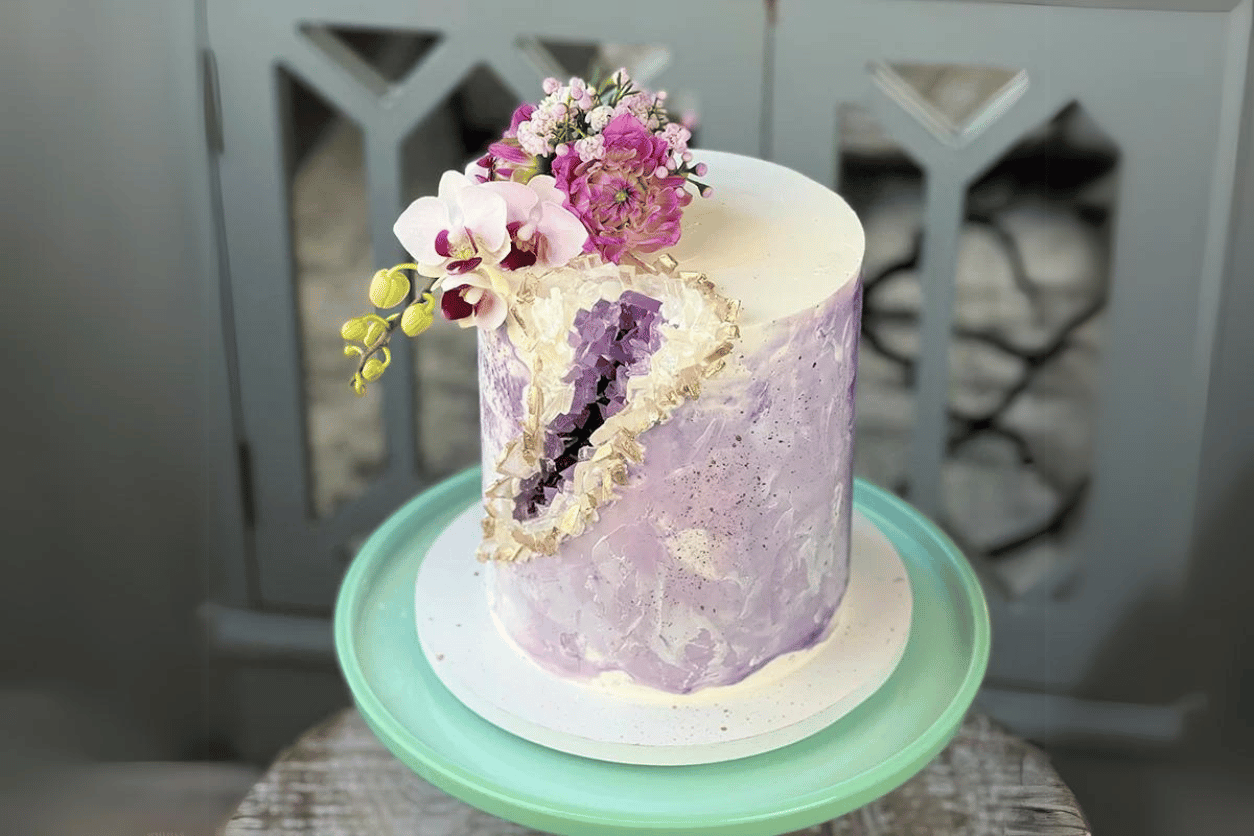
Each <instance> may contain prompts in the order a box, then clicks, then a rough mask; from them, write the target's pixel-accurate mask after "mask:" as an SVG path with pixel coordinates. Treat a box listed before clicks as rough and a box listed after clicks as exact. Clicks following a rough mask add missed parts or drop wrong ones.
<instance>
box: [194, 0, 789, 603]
mask: <svg viewBox="0 0 1254 836" xmlns="http://www.w3.org/2000/svg"><path fill="white" fill-rule="evenodd" d="M207 13H208V32H209V46H210V49H211V55H212V60H213V65H214V69H215V76H216V88H217V98H218V109H219V112H220V128H221V149H220V153H218V155H217V157H216V166H217V172H218V176H219V179H220V183H221V193H222V225H223V229H224V238H225V249H226V252H227V264H228V270H229V281H228V282H227V285H228V290H229V294H230V303H231V309H232V311H233V313H232V324H233V327H234V334H235V340H236V345H237V349H238V364H237V365H238V381H239V395H240V402H241V404H242V410H241V412H242V417H241V421H242V424H243V435H244V437H245V439H246V441H247V456H246V458H247V469H248V471H249V474H250V481H251V495H252V498H253V510H254V514H253V517H254V524H253V536H254V544H255V551H256V555H257V565H258V576H257V579H256V581H257V584H258V586H259V593H260V599H261V601H263V602H264V603H265V604H267V605H279V606H289V607H291V606H295V607H300V608H313V609H323V610H325V609H326V608H328V607H329V606H330V604H331V601H332V596H333V594H334V591H335V588H336V585H337V583H338V580H339V577H340V575H341V573H342V571H343V568H344V565H345V563H346V559H347V558H348V557H351V554H352V552H353V548H354V545H355V543H356V542H357V541H358V540H359V539H360V538H361V537H362V536H363V535H364V534H366V533H368V532H369V531H370V530H371V529H372V528H373V527H374V526H376V525H377V524H378V523H379V522H380V521H381V520H382V519H383V518H384V517H385V516H386V515H387V514H388V513H390V512H391V511H393V510H394V509H396V508H397V507H398V506H399V505H400V504H401V503H403V502H404V501H405V500H406V499H408V498H409V497H410V496H412V495H413V494H414V493H415V492H416V491H418V490H420V489H421V488H422V487H423V486H424V485H427V484H429V483H430V482H431V481H433V480H435V479H437V478H439V477H440V476H442V475H444V474H447V473H449V472H451V471H453V470H456V469H458V468H459V467H462V466H464V465H467V464H470V463H473V461H474V460H475V459H476V458H477V440H478V434H477V430H476V429H475V421H476V420H477V404H476V397H477V396H476V389H475V383H474V348H473V343H467V342H466V339H465V338H466V337H467V336H469V335H468V334H451V335H450V334H448V333H447V332H446V333H445V335H444V336H436V335H434V334H432V332H429V333H428V335H424V337H423V339H422V340H420V341H417V342H419V343H420V344H419V345H418V346H417V347H416V348H415V349H414V351H412V352H411V351H410V350H409V348H408V346H401V347H399V349H400V350H397V351H395V352H394V357H395V359H394V361H393V368H392V369H391V370H390V371H389V373H388V376H387V377H386V378H385V379H384V380H383V381H382V382H381V383H380V384H378V385H376V386H374V387H371V388H372V391H371V392H370V393H369V395H368V396H367V397H366V398H365V399H364V400H361V401H357V400H354V399H353V396H352V395H351V394H350V393H349V390H348V384H347V382H348V378H349V375H350V365H351V364H350V362H349V361H348V360H346V359H345V358H344V357H343V356H342V355H341V354H340V350H341V343H340V340H339V336H338V332H339V325H340V322H341V321H343V320H344V319H345V318H347V317H348V316H351V315H356V314H358V313H361V312H363V311H364V303H365V289H366V286H367V282H368V279H369V276H370V273H371V272H373V270H374V269H375V268H377V267H381V266H388V265H391V264H393V263H396V262H397V261H399V260H401V258H402V253H401V251H400V250H399V248H398V245H397V243H396V241H395V239H394V238H393V236H392V233H391V227H392V223H393V221H394V220H395V218H396V216H397V215H398V214H399V213H400V211H401V209H402V208H403V206H404V205H405V204H406V203H408V202H409V201H410V200H412V199H414V198H415V197H417V196H418V195H419V194H421V193H424V192H426V193H432V192H433V191H434V184H435V182H436V180H437V179H438V177H439V174H440V171H441V170H442V169H445V168H458V169H460V168H461V167H462V166H463V165H464V163H465V161H466V160H467V159H468V158H469V157H470V155H471V154H473V153H474V152H475V151H477V150H478V149H479V148H480V147H481V146H482V145H483V144H485V143H486V141H487V140H488V139H489V138H490V137H491V135H492V133H493V132H496V133H499V131H500V129H501V128H502V127H503V125H502V124H501V121H502V119H504V120H506V121H507V120H508V115H509V111H510V110H511V109H512V107H513V106H514V104H515V103H516V102H517V101H520V100H524V99H529V100H534V99H535V98H536V97H537V96H538V95H539V92H540V82H541V80H542V79H543V78H544V77H545V76H547V75H550V74H557V75H569V74H570V73H571V71H577V70H580V69H582V67H581V66H579V65H580V64H581V63H585V62H586V61H587V59H588V58H589V57H590V56H592V57H595V56H598V55H600V56H601V58H602V60H604V61H606V62H611V61H619V60H623V61H628V62H629V63H632V64H633V65H634V66H636V68H637V69H638V71H639V73H640V74H642V75H643V76H644V77H645V80H646V81H647V83H648V84H650V86H653V87H662V88H666V89H668V90H669V91H670V92H671V94H672V101H675V102H678V103H679V104H680V105H681V106H684V107H691V108H692V109H694V110H695V111H697V112H698V114H699V115H700V117H701V119H702V122H701V126H700V129H699V138H700V140H701V141H702V142H703V143H705V144H706V145H708V146H710V147H717V148H722V149H727V150H732V151H739V152H742V153H748V154H757V153H759V152H760V147H759V143H760V138H761V136H762V129H763V125H762V101H763V79H764V77H765V73H764V63H763V62H764V54H765V53H764V44H765V28H766V10H765V7H764V6H763V5H762V4H758V3H743V2H735V0H711V1H710V2H702V3H693V4H683V5H676V4H674V3H670V2H662V0H640V1H639V2H633V3H631V4H626V5H624V4H612V5H610V4H600V3H588V2H586V0H554V2H547V3H545V4H543V14H535V13H532V12H528V13H526V14H520V13H519V12H518V7H517V4H514V3H508V2H487V0H466V1H465V2H458V3H414V2H399V1H392V0H366V2H362V0H354V2H335V1H334V0H315V1H314V2H309V1H308V0H301V2H288V1H287V0H274V2H266V3H256V2H251V0H211V1H210V2H209V3H208V4H207ZM436 330H438V329H433V332H434V331H436ZM454 330H455V329H454ZM410 382H412V383H410ZM407 384H410V385H407Z"/></svg>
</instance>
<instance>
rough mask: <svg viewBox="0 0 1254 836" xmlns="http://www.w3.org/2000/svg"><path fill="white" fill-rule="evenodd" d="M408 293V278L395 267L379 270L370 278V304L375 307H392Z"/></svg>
mask: <svg viewBox="0 0 1254 836" xmlns="http://www.w3.org/2000/svg"><path fill="white" fill-rule="evenodd" d="M408 295H409V279H407V278H405V276H404V274H402V273H401V272H400V271H399V270H396V268H392V270H380V271H379V272H377V273H375V274H374V278H373V279H371V280H370V304H372V305H374V306H375V307H376V308H393V307H396V306H397V305H399V304H400V303H401V302H404V301H405V297H406V296H408Z"/></svg>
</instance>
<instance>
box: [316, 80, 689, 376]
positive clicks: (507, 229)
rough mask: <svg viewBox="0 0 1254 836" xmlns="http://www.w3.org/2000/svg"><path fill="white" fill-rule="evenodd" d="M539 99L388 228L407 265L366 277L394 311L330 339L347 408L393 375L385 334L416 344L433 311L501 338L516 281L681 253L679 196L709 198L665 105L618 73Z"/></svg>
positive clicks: (662, 96)
mask: <svg viewBox="0 0 1254 836" xmlns="http://www.w3.org/2000/svg"><path fill="white" fill-rule="evenodd" d="M544 92H545V94H546V95H545V97H544V99H542V100H541V101H540V102H539V103H538V104H534V105H533V104H522V105H519V107H518V108H517V109H516V110H515V111H514V114H513V117H512V118H511V120H510V126H509V128H508V129H507V130H506V131H505V133H504V135H503V136H502V137H501V139H500V140H499V141H497V142H494V143H492V145H491V146H489V148H488V151H487V153H486V154H485V155H483V156H482V157H481V158H479V159H477V160H475V161H474V162H472V163H471V164H470V165H469V166H468V167H467V168H466V171H465V172H464V173H462V172H456V171H447V172H445V173H444V175H443V177H442V178H441V179H440V184H439V191H438V194H437V195H435V196H434V197H431V196H427V197H421V198H419V199H418V200H415V201H414V202H413V203H412V204H411V205H410V206H409V208H407V209H406V210H405V211H404V212H403V213H402V214H401V216H400V217H399V218H398V219H397V221H396V224H395V226H394V228H393V229H394V231H395V233H396V237H397V238H398V239H399V240H400V242H401V244H402V245H403V246H404V247H405V249H406V250H407V251H408V252H409V253H410V255H411V256H412V257H413V259H414V260H413V262H412V263H406V264H398V265H396V266H394V267H391V268H388V269H384V270H380V271H378V272H377V273H375V275H374V278H373V280H372V281H371V283H370V290H369V298H370V301H371V303H372V304H373V305H374V306H375V307H376V308H380V309H383V310H385V311H386V310H389V309H393V308H397V307H400V306H401V305H402V304H403V305H404V308H403V310H400V311H398V312H396V313H392V314H390V315H387V316H383V315H380V314H378V313H368V314H365V315H363V316H359V317H355V318H353V319H351V320H349V321H348V322H346V323H344V325H343V327H342V328H341V331H340V333H341V336H342V337H343V338H344V339H345V341H346V343H347V344H346V346H345V349H344V352H345V354H346V355H347V356H349V357H354V358H356V359H357V370H356V373H355V374H354V375H353V378H352V388H353V391H354V392H356V393H357V394H359V395H361V394H364V393H365V391H366V384H367V383H368V382H371V381H374V380H377V379H378V378H379V377H380V376H381V375H382V374H383V372H384V371H385V370H386V369H387V367H388V365H389V364H390V362H391V350H390V349H389V347H388V343H389V342H390V340H391V337H392V335H393V333H394V332H395V331H396V330H398V329H399V330H401V331H402V332H403V333H404V334H406V335H407V336H410V337H413V336H417V335H418V334H420V333H422V332H423V331H425V330H426V329H427V328H429V327H430V326H431V325H432V323H433V321H434V319H435V311H436V308H437V306H438V308H439V311H440V313H441V314H442V315H443V317H444V318H445V319H447V320H450V321H453V322H456V323H457V324H458V325H460V326H461V327H463V328H469V327H478V328H480V329H488V330H490V329H495V328H499V327H500V326H501V325H502V323H504V322H505V320H506V317H507V315H508V312H509V310H510V308H511V307H512V306H513V305H514V304H515V303H516V302H517V301H518V300H519V298H520V292H522V291H523V285H524V282H523V276H524V274H535V273H538V272H543V271H548V270H554V269H556V268H561V267H565V266H567V265H569V264H571V263H572V262H573V261H576V260H577V259H580V258H583V259H585V260H586V261H590V262H600V263H608V264H614V265H618V264H622V263H623V262H624V261H627V262H630V263H635V264H637V265H641V266H643V264H644V263H643V262H642V261H641V257H642V256H644V255H646V254H650V253H656V252H659V251H660V250H663V249H666V248H667V247H671V246H673V245H674V244H675V243H676V242H678V241H679V237H680V219H681V217H682V214H683V210H684V207H686V206H687V205H688V204H689V203H690V202H691V201H692V197H693V195H692V193H691V192H689V191H688V187H689V186H692V187H693V188H694V189H696V190H697V191H698V192H699V193H700V194H702V195H703V196H705V195H709V194H710V192H711V189H710V187H709V186H707V185H705V184H703V183H700V182H698V181H697V180H696V179H695V178H696V177H701V176H703V175H704V174H705V166H704V165H703V164H701V163H696V164H694V163H693V162H692V159H693V156H692V152H691V151H689V150H688V141H689V140H690V139H691V132H690V131H689V130H688V128H687V127H685V126H684V125H683V124H682V123H680V122H678V121H674V120H672V119H671V117H670V116H669V115H668V114H667V112H666V108H665V101H666V93H665V92H657V93H653V92H650V91H648V90H644V89H641V88H639V87H637V86H636V84H635V82H634V81H632V79H631V78H630V77H629V76H628V74H627V72H626V71H625V70H619V71H618V72H616V73H614V74H612V75H610V76H609V77H608V78H606V79H604V80H603V81H600V82H599V83H588V82H586V81H584V80H583V79H581V78H572V79H570V81H569V82H568V83H566V84H562V83H561V82H560V81H558V80H557V79H556V78H549V79H546V80H545V82H544ZM409 273H412V274H414V275H413V279H411V278H410V276H409V275H407V274H409ZM424 280H425V281H424Z"/></svg>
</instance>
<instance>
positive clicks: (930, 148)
mask: <svg viewBox="0 0 1254 836" xmlns="http://www.w3.org/2000/svg"><path fill="white" fill-rule="evenodd" d="M1086 5H1087V4H1086ZM1119 5H1137V4H1119ZM1160 5H1161V4H1160ZM1211 5H1212V6H1215V5H1216V4H1211ZM1226 6H1227V7H1228V8H1227V9H1224V8H1222V7H1221V8H1220V9H1219V10H1216V11H1209V12H1192V11H1190V12H1177V11H1151V10H1139V9H1128V8H1118V9H1109V8H1107V9H1099V8H1078V7H1073V6H1046V5H1027V4H1010V3H996V4H986V3H966V2H952V3H938V2H894V3H884V2H873V1H872V0H845V2H834V3H823V4H820V3H799V2H793V3H789V2H785V3H782V4H780V11H779V18H778V24H777V26H776V29H775V47H774V51H775V55H776V56H777V63H776V69H775V79H776V82H775V86H774V97H773V98H774V106H773V112H774V130H773V133H772V137H773V145H772V148H773V155H774V157H775V159H776V160H777V161H779V162H781V163H783V164H785V165H788V166H791V167H793V168H796V169H799V170H801V171H803V172H805V173H807V174H810V175H811V176H813V177H815V178H816V179H818V180H820V181H822V182H825V183H828V184H832V185H837V184H838V181H839V180H842V179H843V180H844V183H843V184H842V187H843V188H845V189H846V191H848V192H849V194H848V196H849V197H850V198H851V199H852V200H855V201H856V202H861V205H860V206H859V207H857V208H860V209H862V215H863V220H864V221H865V222H866V223H867V227H868V235H869V241H870V244H869V254H868V265H867V275H866V281H867V285H868V286H867V293H866V305H865V314H864V317H865V318H864V323H863V334H864V339H863V344H862V366H861V368H860V370H859V407H858V408H859V414H860V419H859V427H858V433H859V434H858V439H859V448H860V449H859V457H860V462H859V464H860V466H861V467H862V469H863V470H864V472H869V473H872V474H873V475H874V476H876V477H877V478H878V479H880V480H881V481H885V482H887V483H888V484H890V485H892V486H894V487H896V488H898V489H899V490H902V491H903V492H905V494H906V496H907V497H908V498H909V499H910V500H911V501H912V502H913V503H914V504H916V505H917V506H918V507H919V508H920V509H921V510H923V511H924V512H925V513H927V514H929V515H932V516H934V517H936V518H938V519H939V520H940V521H941V522H942V523H943V524H944V525H945V527H946V528H947V529H948V530H949V531H950V532H951V534H953V536H954V537H955V538H956V539H958V540H959V542H960V544H961V545H962V546H963V547H964V550H965V551H966V552H967V553H968V554H969V555H970V556H971V557H972V559H973V560H974V561H975V562H976V563H977V567H978V568H979V569H980V570H981V572H982V575H983V577H984V579H985V580H986V587H987V589H988V592H989V598H990V606H991V608H992V611H993V617H994V630H993V636H994V653H993V658H992V662H991V667H990V679H991V680H992V681H1001V682H1006V683H1015V684H1019V685H1027V686H1029V687H1033V688H1039V689H1043V690H1060V689H1061V690H1069V691H1075V690H1078V689H1079V688H1081V687H1082V685H1083V683H1085V682H1086V681H1088V678H1089V677H1091V676H1093V675H1094V674H1095V673H1099V674H1100V673H1101V672H1103V671H1105V672H1106V674H1109V673H1110V671H1111V670H1112V669H1117V668H1118V666H1119V665H1121V664H1124V665H1126V664H1127V661H1126V660H1130V659H1138V658H1139V659H1144V658H1145V656H1144V655H1138V654H1144V653H1145V652H1146V648H1145V646H1144V645H1142V646H1140V648H1139V650H1138V652H1137V653H1133V654H1127V653H1123V652H1121V650H1120V649H1119V646H1118V645H1116V644H1115V641H1116V637H1117V634H1119V633H1120V632H1121V631H1122V634H1123V635H1124V636H1125V637H1126V636H1127V635H1129V634H1132V635H1134V636H1135V639H1134V641H1138V642H1143V641H1150V640H1152V639H1150V638H1149V637H1151V636H1152V635H1153V633H1152V631H1147V630H1145V629H1144V627H1145V626H1146V625H1147V624H1153V623H1156V622H1159V621H1160V620H1161V619H1162V618H1163V617H1164V616H1167V615H1169V613H1170V609H1163V607H1169V606H1170V601H1171V595H1172V594H1175V593H1178V592H1179V591H1180V588H1181V582H1182V573H1183V570H1184V566H1185V559H1186V557H1187V555H1188V553H1189V546H1190V537H1191V531H1192V526H1193V520H1194V515H1195V509H1194V497H1195V492H1196V488H1197V484H1198V478H1199V462H1200V454H1201V444H1202V433H1203V425H1204V420H1205V416H1206V409H1207V403H1208V394H1209V393H1208V385H1209V381H1210V373H1211V353H1212V349H1213V346H1214V345H1215V328H1216V320H1217V313H1218V305H1219V302H1218V300H1219V299H1220V297H1221V291H1222V282H1223V270H1224V252H1225V244H1226V236H1227V230H1228V225H1229V220H1230V218H1229V212H1230V207H1231V201H1232V183H1233V179H1234V173H1235V170H1236V162H1235V161H1236V151H1237V140H1238V136H1239V132H1240V115H1241V105H1242V101H1243V95H1244V87H1245V83H1246V53H1247V50H1248V46H1249V37H1250V7H1249V4H1247V3H1242V4H1239V5H1238V4H1236V3H1228V4H1226ZM1234 6H1235V7H1236V8H1232V7H1234ZM816 78H817V79H823V83H822V84H799V83H798V81H797V80H798V79H816ZM1129 627H1133V628H1135V629H1132V630H1131V631H1129V630H1128V629H1127V628H1129ZM1129 673H1131V674H1133V675H1135V673H1136V672H1135V671H1130V672H1129Z"/></svg>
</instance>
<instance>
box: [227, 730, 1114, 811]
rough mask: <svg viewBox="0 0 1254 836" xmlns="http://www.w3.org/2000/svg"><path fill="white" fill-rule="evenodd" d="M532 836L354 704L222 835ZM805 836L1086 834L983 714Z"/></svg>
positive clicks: (1040, 758)
mask: <svg viewBox="0 0 1254 836" xmlns="http://www.w3.org/2000/svg"><path fill="white" fill-rule="evenodd" d="M296 833H300V834H309V833H316V834H319V835H320V836H389V835H390V834H404V836H535V835H536V834H539V831H535V830H530V829H528V828H526V827H522V826H519V825H516V824H511V823H510V822H506V821H503V820H501V819H498V818H496V817H495V816H492V815H489V814H487V813H484V812H481V811H479V810H476V809H475V808H473V807H470V806H468V805H466V804H463V803H462V802H460V801H458V800H457V799H455V798H453V797H452V796H450V795H448V794H447V793H445V792H443V791H442V790H439V789H437V788H435V787H434V786H432V785H431V784H429V783H427V782H426V781H424V780H423V779H422V778H419V777H418V776H417V775H415V774H414V773H413V772H411V771H410V770H409V769H408V768H407V767H406V766H405V765H404V764H402V763H401V762H400V761H398V760H397V759H396V758H394V757H392V755H391V754H390V753H389V752H388V751H387V750H386V749H385V748H384V747H383V745H382V744H381V743H379V741H378V740H377V739H376V738H375V736H374V735H373V734H372V733H371V732H370V730H369V729H368V728H367V727H366V725H365V723H363V722H362V719H361V717H360V716H359V715H358V713H357V711H356V710H355V709H346V710H344V711H342V712H340V713H339V714H336V715H335V716H333V717H331V718H330V719H328V720H326V721H325V722H323V723H321V724H319V725H318V726H315V727H314V728H312V729H310V730H309V731H308V732H306V733H305V734H304V735H302V736H301V738H300V739H299V740H297V741H296V743H295V744H293V745H292V746H291V747H289V748H288V749H287V750H285V751H284V752H283V753H282V754H280V755H279V758H278V760H276V761H275V762H274V764H272V765H271V767H270V769H269V770H267V772H266V774H265V775H264V776H263V777H262V779H261V780H260V781H259V782H258V783H257V784H256V785H255V786H254V787H253V788H252V790H251V791H250V792H249V793H248V796H247V797H246V798H245V799H244V801H243V802H242V803H241V804H240V806H239V808H238V809H237V810H236V811H235V815H234V816H233V817H232V818H231V821H230V822H229V823H228V824H227V826H226V829H225V836H255V835H256V834H265V836H279V834H296ZM795 834H798V836H801V834H804V836H950V835H951V834H952V836H958V834H961V836H1090V834H1089V826H1088V823H1087V821H1086V820H1085V818H1084V814H1083V813H1082V812H1081V810H1080V806H1079V804H1078V803H1077V802H1076V799H1075V796H1074V795H1072V793H1071V790H1070V789H1068V788H1067V786H1066V784H1064V783H1063V782H1062V779H1061V778H1059V777H1058V774H1057V773H1056V772H1055V771H1054V769H1053V767H1052V766H1051V765H1050V763H1049V758H1048V757H1047V756H1046V755H1045V753H1044V752H1042V751H1041V750H1039V749H1037V748H1036V747H1034V746H1032V745H1031V744H1029V743H1027V742H1025V741H1023V740H1020V739H1019V738H1017V737H1015V736H1014V735H1012V734H1010V733H1009V732H1008V731H1006V730H1005V729H1003V728H1002V727H1001V726H999V725H997V724H996V723H994V722H993V721H992V720H990V719H989V718H988V717H986V716H985V715H983V714H980V713H979V712H974V711H973V712H972V713H970V714H968V715H967V717H966V719H965V720H964V722H963V724H962V727H961V729H960V730H959V731H958V734H957V736H956V737H955V738H954V740H953V741H952V742H951V743H950V744H949V746H947V747H946V748H945V750H944V751H942V752H941V753H940V754H939V755H937V756H936V758H935V759H934V760H933V761H932V762H931V763H930V764H928V766H927V767H925V768H924V769H923V771H922V772H920V773H919V774H917V775H915V776H914V777H913V778H911V779H910V780H909V781H907V782H906V783H905V784H903V785H902V786H900V787H898V788H897V789H895V790H893V791H892V792H890V793H889V794H888V795H886V796H884V797H883V798H880V799H878V800H877V801H873V802H872V803H870V804H868V805H866V806H865V807H862V808H860V809H858V810H855V811H853V812H851V813H848V814H846V815H844V816H841V817H840V818H838V819H835V820H833V821H830V822H826V823H824V824H821V825H817V826H815V827H812V828H809V829H807V830H799V831H795Z"/></svg>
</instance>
